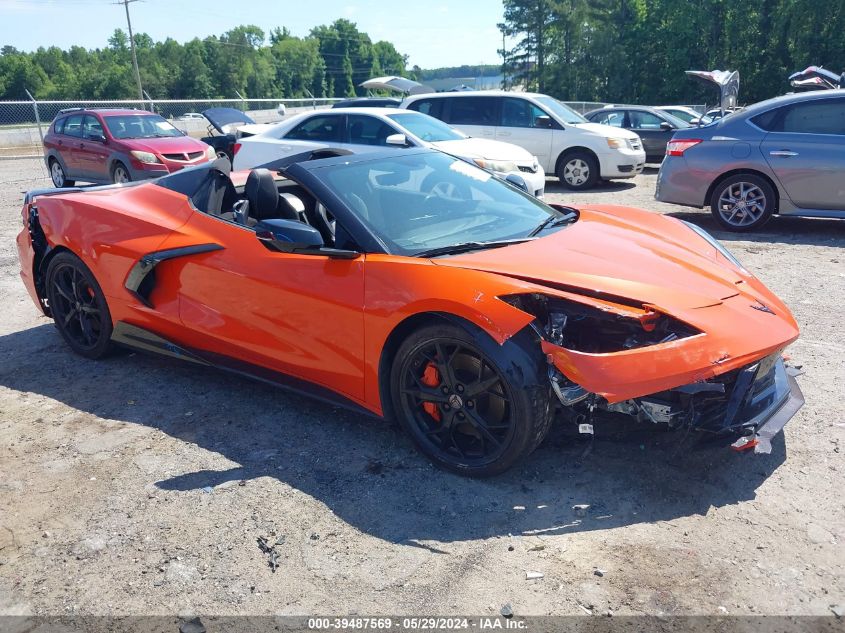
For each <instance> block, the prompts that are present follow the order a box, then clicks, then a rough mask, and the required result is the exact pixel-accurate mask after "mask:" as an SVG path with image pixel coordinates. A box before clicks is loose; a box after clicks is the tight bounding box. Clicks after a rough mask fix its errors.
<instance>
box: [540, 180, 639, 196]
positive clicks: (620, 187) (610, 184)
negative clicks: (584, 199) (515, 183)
mask: <svg viewBox="0 0 845 633" xmlns="http://www.w3.org/2000/svg"><path fill="white" fill-rule="evenodd" d="M636 186H637V185H636V184H634V183H633V182H630V181H628V180H603V181H601V182H600V183H599V184H598V185H596V186H595V187H593V188H592V189H587V190H584V191H573V190H572V189H569V188H567V187H564V186H563V185H562V184H560V181H559V180H557V179H554V180H547V181H546V193H547V194H550V193H562V194H575V193H577V194H578V195H590V194H593V193H613V192H619V191H627V190H628V189H633V188H634V187H636Z"/></svg>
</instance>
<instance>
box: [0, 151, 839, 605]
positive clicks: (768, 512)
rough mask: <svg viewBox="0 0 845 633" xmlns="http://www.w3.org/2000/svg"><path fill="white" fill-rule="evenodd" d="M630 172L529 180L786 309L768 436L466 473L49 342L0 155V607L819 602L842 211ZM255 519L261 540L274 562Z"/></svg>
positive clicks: (825, 569)
mask: <svg viewBox="0 0 845 633" xmlns="http://www.w3.org/2000/svg"><path fill="white" fill-rule="evenodd" d="M655 177H656V169H649V170H648V171H647V173H645V174H643V175H641V176H639V177H637V178H636V179H635V180H634V181H631V182H622V183H615V184H610V185H606V186H604V187H602V188H601V189H599V190H596V191H594V192H590V193H584V194H579V195H572V194H569V193H565V192H562V190H561V189H560V188H559V186H558V185H557V184H556V183H553V182H552V181H551V180H550V181H549V194H550V195H549V198H550V199H551V200H554V201H564V202H566V203H570V204H572V203H578V202H588V201H589V202H597V203H600V202H607V203H614V204H627V205H631V206H639V207H644V208H646V209H650V210H653V211H655V212H660V213H664V212H669V213H673V214H675V215H677V216H678V217H682V218H684V219H687V220H692V221H693V222H696V223H698V224H700V225H701V226H703V227H704V228H705V229H707V230H710V231H713V232H714V233H715V234H716V236H717V237H719V238H720V239H722V240H724V242H725V244H726V245H727V246H728V247H729V248H730V249H731V251H732V252H733V253H734V254H736V255H737V257H738V258H739V259H740V260H741V261H742V262H743V263H744V264H745V265H746V266H747V267H748V268H749V269H750V270H752V271H753V272H755V273H756V274H757V275H758V276H759V277H760V278H761V279H762V280H763V281H764V282H765V283H766V284H768V285H769V287H770V288H772V289H773V290H774V291H775V292H776V293H777V294H778V295H780V296H781V297H782V298H783V299H785V300H786V302H787V303H788V304H789V305H790V306H791V308H792V310H793V311H794V313H795V315H796V317H797V319H798V322H799V323H800V325H801V329H802V336H801V338H800V339H799V340H798V341H797V342H796V343H795V344H794V345H793V346H792V347H791V348H790V350H789V353H790V354H791V355H792V362H793V363H794V364H796V365H801V366H803V370H804V371H805V372H806V375H804V376H803V377H802V378H800V384H801V387H802V389H803V391H804V395H805V397H806V400H807V404H806V406H805V407H804V408H803V409H801V411H800V412H799V413H798V414H797V415H796V417H795V418H793V419H792V421H791V422H790V423H789V424H788V425H787V427H786V430H785V436H780V437H779V439H778V441H776V442H775V447H774V451H773V453H772V454H771V455H768V456H762V455H759V456H753V455H740V454H736V453H733V452H731V451H728V450H725V449H719V450H714V449H711V450H705V451H697V452H689V451H688V450H686V449H684V450H678V448H679V445H678V439H677V438H675V437H674V436H671V435H670V434H664V435H661V436H654V435H641V434H636V435H635V434H631V435H630V436H627V437H624V438H621V439H620V438H619V437H611V438H606V439H602V438H601V437H599V439H596V440H595V441H594V442H593V443H592V444H589V443H585V442H581V441H577V440H573V439H572V438H571V437H570V436H569V435H568V434H566V433H564V432H563V430H562V429H559V428H556V429H554V430H553V431H552V433H551V435H550V437H549V438H548V440H547V441H546V442H545V443H544V444H543V446H542V447H541V448H540V449H539V450H538V451H537V452H536V453H535V454H534V456H533V457H532V459H531V460H530V461H528V462H527V463H525V464H524V465H522V466H520V467H518V468H516V469H514V470H512V471H511V472H509V473H507V474H505V475H503V476H500V477H498V478H495V479H492V480H486V481H473V480H468V479H463V478H460V477H457V476H454V475H450V474H446V473H443V472H440V471H438V470H436V469H434V468H433V467H432V466H430V465H429V463H428V462H427V461H426V460H425V459H424V458H423V457H421V456H420V455H419V454H417V453H416V452H415V450H414V449H413V448H412V446H411V444H410V442H409V441H408V440H406V439H405V438H404V437H403V436H402V434H401V433H400V432H399V431H398V430H397V429H396V428H394V427H393V426H391V425H389V424H386V423H378V422H374V421H372V420H369V419H363V418H360V417H357V416H356V415H354V414H350V413H347V412H345V411H342V410H338V409H334V408H332V407H330V406H328V405H324V404H321V403H318V402H315V401H312V400H309V399H307V398H304V397H299V396H294V395H290V394H287V393H285V392H282V391H278V390H274V389H272V388H271V387H268V386H264V385H262V384H257V383H253V382H249V381H247V380H243V379H240V378H237V377H233V376H230V375H225V374H222V373H217V372H215V371H211V370H204V369H198V368H197V367H195V366H191V365H188V364H180V363H179V362H177V361H172V360H166V359H158V358H152V357H147V356H144V355H141V354H131V353H127V354H123V355H118V356H116V357H114V358H111V359H109V360H107V361H103V362H91V361H87V360H85V359H81V358H79V357H76V356H74V355H73V354H72V353H71V352H70V351H69V349H68V348H67V347H66V346H65V345H64V344H63V342H62V341H61V340H60V337H59V335H58V333H57V332H56V330H55V328H54V327H53V325H52V322H51V321H50V320H48V319H46V318H45V317H43V316H39V313H38V311H37V310H36V308H35V306H34V305H33V304H32V302H31V300H30V298H29V296H28V295H27V293H26V291H25V290H24V287H23V285H22V283H21V281H20V279H19V277H18V263H17V257H16V253H15V246H14V238H15V235H16V234H17V233H18V232H19V230H20V228H21V217H20V206H21V198H22V192H23V191H25V190H27V189H30V188H35V187H41V186H48V185H49V182H48V180H47V175H46V171H45V170H44V168H43V167H42V166H41V164H40V162H37V161H32V160H29V161H12V160H7V161H0V310H2V319H0V614H103V615H126V614H172V613H180V614H187V613H205V614H209V613H210V614H296V615H303V614H314V613H317V614H329V613H331V614H367V615H373V614H405V613H414V614H420V615H429V614H443V615H447V614H476V615H492V614H498V613H499V610H500V608H501V607H502V605H504V604H505V603H510V604H511V605H512V608H513V611H514V613H515V614H516V615H544V614H585V613H593V614H596V615H605V614H606V613H607V612H608V611H612V612H613V614H618V615H622V614H685V615H686V614H722V613H730V614H816V615H824V614H827V615H831V606H832V605H843V604H845V574H843V569H845V550H843V545H842V543H843V540H845V503H844V502H843V501H845V462H843V456H844V455H843V453H845V413H843V411H845V407H843V404H842V399H843V397H845V362H843V361H844V360H845V336H843V322H844V321H845V319H843V316H845V315H843V308H842V305H843V302H845V251H844V250H843V247H845V221H825V220H797V219H788V218H787V219H775V221H773V222H771V223H770V224H769V225H767V226H766V227H765V229H764V230H762V231H760V232H757V233H754V234H751V235H748V236H743V237H737V236H734V235H730V234H725V233H721V232H717V231H716V230H715V225H714V223H713V222H712V221H711V220H710V216H709V215H707V214H705V213H704V212H702V211H696V210H692V209H682V208H679V207H670V206H667V205H661V204H658V203H656V202H655V201H654V200H653V192H654V184H655ZM576 504H589V506H590V507H589V509H588V510H587V511H586V513H585V514H584V516H578V515H577V514H576V513H575V512H574V511H573V508H572V507H573V505H576ZM259 536H264V537H267V538H268V539H270V543H271V544H275V543H278V544H276V545H275V546H274V550H275V552H276V553H277V555H278V569H277V571H276V572H275V573H273V572H272V571H271V569H270V567H269V566H268V558H269V557H268V555H267V554H265V553H262V551H260V550H259V547H258V545H257V542H256V539H257V538H258V537H259ZM596 569H600V570H603V575H597V574H596ZM526 572H540V573H541V574H543V577H542V578H540V579H534V580H527V579H526Z"/></svg>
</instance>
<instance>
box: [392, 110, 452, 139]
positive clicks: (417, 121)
mask: <svg viewBox="0 0 845 633" xmlns="http://www.w3.org/2000/svg"><path fill="white" fill-rule="evenodd" d="M387 118H389V119H391V120H393V121H396V123H398V124H399V125H401V126H402V127H403V128H405V129H406V130H408V131H409V132H410V133H411V134H413V135H414V136H416V137H417V138H421V139H422V140H424V141H428V142H429V143H437V142H439V141H460V140H461V139H465V138H467V136H466V134H462V133H461V132H458V131H457V130H455V129H453V128H451V127H449V126H448V125H446V124H445V123H443V121H440V120H439V119H435V118H434V117H431V116H428V115H427V114H419V113H417V112H408V113H403V114H390V115H388V117H387Z"/></svg>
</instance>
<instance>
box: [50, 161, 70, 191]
mask: <svg viewBox="0 0 845 633" xmlns="http://www.w3.org/2000/svg"><path fill="white" fill-rule="evenodd" d="M56 166H58V168H59V170H60V171H61V174H62V182H61V183H60V184H59V183H57V182H56V179H55V177H54V176H53V170H54V169H55V167H56ZM49 167H50V181H51V182H52V183H53V186H54V187H56V189H61V188H62V187H66V186H67V173H66V172H65V168H64V166H63V165H62V164H61V162H59V159H58V158H51V159H50V164H49Z"/></svg>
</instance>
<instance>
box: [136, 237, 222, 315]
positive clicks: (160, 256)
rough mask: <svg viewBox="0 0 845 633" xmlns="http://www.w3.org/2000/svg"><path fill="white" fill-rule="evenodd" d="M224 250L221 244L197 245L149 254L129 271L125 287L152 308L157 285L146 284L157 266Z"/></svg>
mask: <svg viewBox="0 0 845 633" xmlns="http://www.w3.org/2000/svg"><path fill="white" fill-rule="evenodd" d="M219 250H223V247H222V246H220V244H196V245H194V246H182V247H180V248H170V249H166V250H163V251H153V252H152V253H147V254H146V255H144V256H143V257H142V258H141V259H139V260H138V261H137V263H136V264H135V265H134V266H133V267H132V270H130V271H129V275H127V277H126V283H125V284H124V286H125V287H126V289H127V290H128V291H129V292H131V293H132V294H133V295H135V296H136V297H137V298H138V300H139V301H141V303H143V304H144V305H145V306H147V307H148V308H152V307H153V304H152V303H151V302H150V293H151V292H152V289H153V287H154V286H155V284H151V283H150V282H148V283H147V284H144V282H145V281H146V280H147V279H148V276H149V275H150V273H152V272H153V270H154V269H155V267H156V266H158V265H159V264H160V263H161V262H163V261H166V260H168V259H175V258H177V257H187V256H189V255H198V254H200V253H210V252H212V251H219Z"/></svg>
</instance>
